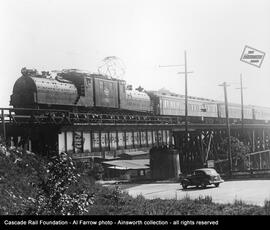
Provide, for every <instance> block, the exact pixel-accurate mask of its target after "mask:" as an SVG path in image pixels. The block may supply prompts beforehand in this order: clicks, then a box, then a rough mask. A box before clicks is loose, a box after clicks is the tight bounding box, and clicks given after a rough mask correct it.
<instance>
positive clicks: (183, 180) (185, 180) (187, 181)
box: [181, 179, 190, 184]
mask: <svg viewBox="0 0 270 230" xmlns="http://www.w3.org/2000/svg"><path fill="white" fill-rule="evenodd" d="M184 182H186V183H190V181H189V179H182V180H181V184H182V183H184Z"/></svg>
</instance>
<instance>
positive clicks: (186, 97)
mask: <svg viewBox="0 0 270 230" xmlns="http://www.w3.org/2000/svg"><path fill="white" fill-rule="evenodd" d="M184 59H185V72H178V74H184V75H185V140H186V144H187V143H188V74H189V73H193V72H192V71H191V72H188V71H187V53H186V51H185V53H184Z"/></svg>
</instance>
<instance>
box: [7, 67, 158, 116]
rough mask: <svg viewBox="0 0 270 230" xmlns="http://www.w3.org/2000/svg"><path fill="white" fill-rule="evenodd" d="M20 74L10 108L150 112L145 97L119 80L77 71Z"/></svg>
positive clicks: (150, 108) (149, 106)
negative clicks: (52, 74)
mask: <svg viewBox="0 0 270 230" xmlns="http://www.w3.org/2000/svg"><path fill="white" fill-rule="evenodd" d="M22 74H23V75H22V76H21V77H20V78H19V79H18V80H17V81H16V82H15V84H14V87H13V94H12V95H11V101H10V104H11V105H12V106H13V107H14V108H33V109H39V108H42V109H46V108H50V109H68V110H75V111H83V112H87V111H90V110H91V109H93V108H100V109H103V110H108V109H114V110H115V109H117V110H123V111H130V110H132V111H137V112H147V113H151V112H153V109H152V106H151V105H150V98H149V96H148V95H147V94H146V93H145V92H139V91H136V90H127V89H126V82H125V81H123V80H119V79H113V78H109V77H106V76H103V75H99V74H88V73H81V72H79V71H77V70H66V71H62V72H60V73H58V74H57V76H56V77H55V78H52V77H50V76H48V75H46V74H38V72H37V71H30V70H26V69H25V70H22Z"/></svg>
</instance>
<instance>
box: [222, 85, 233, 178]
mask: <svg viewBox="0 0 270 230" xmlns="http://www.w3.org/2000/svg"><path fill="white" fill-rule="evenodd" d="M219 86H223V88H224V99H225V113H226V126H227V133H228V138H229V143H228V160H229V174H230V176H231V175H232V153H231V129H230V121H229V110H228V99H227V87H228V86H229V85H227V83H226V82H223V83H222V84H220V85H219Z"/></svg>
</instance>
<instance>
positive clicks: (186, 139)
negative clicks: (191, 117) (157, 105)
mask: <svg viewBox="0 0 270 230" xmlns="http://www.w3.org/2000/svg"><path fill="white" fill-rule="evenodd" d="M184 60H185V64H184V65H166V66H159V67H176V66H185V71H184V72H178V73H177V74H184V75H185V143H186V144H187V142H188V74H189V73H193V72H192V71H191V72H188V71H187V53H186V51H185V52H184Z"/></svg>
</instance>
